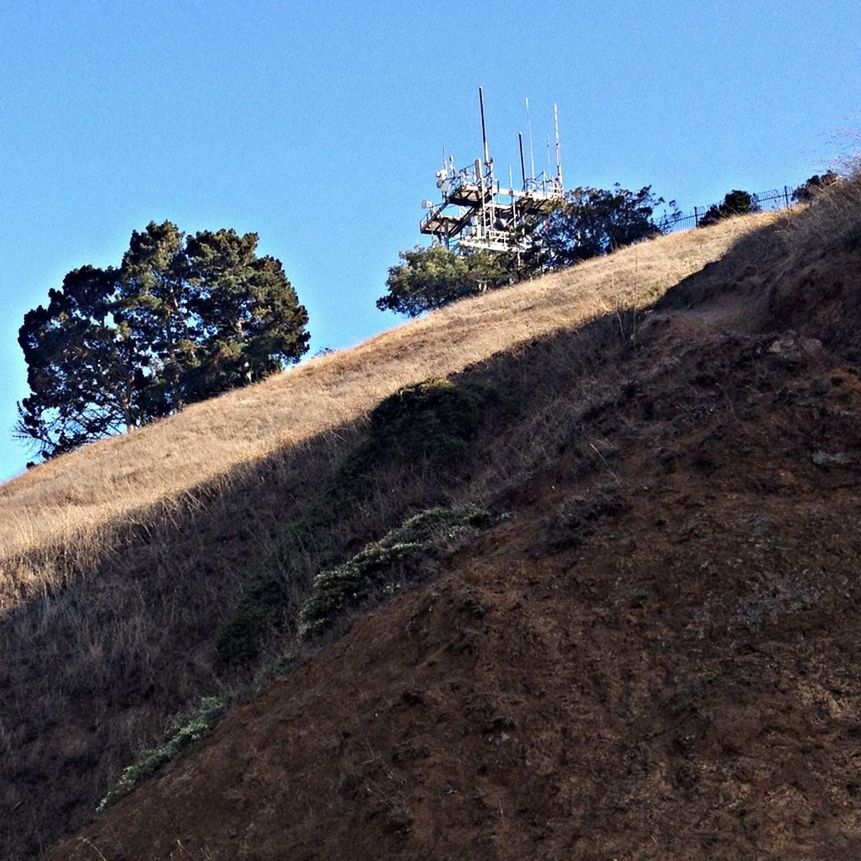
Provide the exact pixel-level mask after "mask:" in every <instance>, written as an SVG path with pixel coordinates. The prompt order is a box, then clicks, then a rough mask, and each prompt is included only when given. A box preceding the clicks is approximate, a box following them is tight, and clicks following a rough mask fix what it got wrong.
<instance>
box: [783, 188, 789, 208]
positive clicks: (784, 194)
mask: <svg viewBox="0 0 861 861" xmlns="http://www.w3.org/2000/svg"><path fill="white" fill-rule="evenodd" d="M783 199H784V200H785V201H786V205H787V206H789V189H788V188H787V187H786V186H785V185H784V186H783Z"/></svg>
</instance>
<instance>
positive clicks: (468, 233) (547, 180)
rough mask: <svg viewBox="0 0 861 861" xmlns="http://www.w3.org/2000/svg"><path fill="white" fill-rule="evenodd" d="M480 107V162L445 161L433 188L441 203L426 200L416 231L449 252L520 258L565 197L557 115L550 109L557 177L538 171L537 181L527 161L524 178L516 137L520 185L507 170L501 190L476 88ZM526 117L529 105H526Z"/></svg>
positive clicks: (520, 141)
mask: <svg viewBox="0 0 861 861" xmlns="http://www.w3.org/2000/svg"><path fill="white" fill-rule="evenodd" d="M478 105H479V112H480V114H481V142H482V157H481V158H477V159H476V160H475V161H474V162H473V164H471V165H470V166H469V167H465V168H461V169H458V168H457V167H456V166H455V163H454V158H453V157H452V156H448V157H447V158H446V159H445V161H444V163H443V166H442V169H441V170H438V171H437V173H436V178H437V181H436V186H437V188H438V189H439V190H440V192H441V194H442V200H441V202H439V203H436V204H435V203H434V202H433V201H431V200H426V201H424V202H423V203H422V207H423V208H424V209H426V210H428V213H427V215H426V216H425V217H424V218H423V219H422V221H421V224H420V225H419V230H420V231H421V232H422V233H424V234H426V235H428V236H432V237H433V238H434V239H435V240H436V241H437V242H441V243H443V244H444V245H446V246H447V247H450V246H451V245H452V244H456V245H457V246H459V247H465V248H475V249H480V250H485V251H513V252H516V253H520V252H523V251H527V250H528V249H529V247H530V244H531V241H530V236H531V235H532V233H533V230H534V228H535V227H537V225H538V224H539V223H540V222H541V221H542V220H543V219H544V218H546V217H547V215H549V214H550V212H551V211H552V210H553V208H554V207H555V206H556V205H558V204H559V203H561V202H562V201H563V200H564V197H565V186H564V184H563V179H562V149H561V147H560V144H559V113H558V111H557V109H556V105H555V104H554V105H553V122H554V127H555V132H556V174H555V176H548V175H547V172H544V171H543V172H541V173H540V174H538V175H537V176H536V174H535V163H534V158H533V157H532V156H531V127H530V165H531V171H530V175H529V176H527V174H526V161H525V158H524V155H523V134H522V133H518V135H517V142H518V146H519V149H520V178H521V186H520V188H518V189H516V188H514V187H513V185H514V183H513V180H512V177H511V172H510V171H509V184H508V187H507V188H505V187H503V186H502V185H501V183H500V181H499V180H498V179H497V177H496V172H495V167H494V163H493V158H492V157H491V156H490V152H489V149H488V145H487V126H486V124H485V119H484V90H483V88H482V87H479V88H478ZM526 107H527V112H528V110H529V101H528V100H527V102H526Z"/></svg>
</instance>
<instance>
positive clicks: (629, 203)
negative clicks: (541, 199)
mask: <svg viewBox="0 0 861 861" xmlns="http://www.w3.org/2000/svg"><path fill="white" fill-rule="evenodd" d="M663 202H664V201H663V198H660V197H655V196H654V195H653V194H652V192H651V187H650V186H645V187H643V188H641V189H640V190H639V191H629V190H628V189H625V188H621V187H620V186H618V185H616V186H614V187H613V188H612V189H600V188H585V187H584V188H575V189H573V190H572V191H569V192H568V193H567V195H566V197H565V200H564V202H562V203H561V204H560V205H559V206H557V207H556V209H554V210H553V211H552V212H551V213H550V215H549V216H548V217H547V218H546V219H544V221H542V222H541V223H540V224H539V225H538V227H537V229H535V230H534V231H532V232H531V233H529V234H527V235H526V236H525V237H524V239H525V240H526V243H525V244H526V245H527V247H528V250H526V251H523V252H522V253H521V254H520V255H519V256H518V255H517V254H516V253H515V252H513V251H512V252H491V251H475V250H469V249H458V250H450V249H448V248H446V247H444V246H442V245H431V246H430V247H426V248H423V247H420V246H419V247H416V248H413V249H411V250H409V251H402V252H401V254H400V260H401V262H400V263H399V264H398V265H397V266H393V267H392V268H391V269H389V275H388V278H387V280H386V286H387V287H388V292H387V293H386V295H385V296H383V297H381V298H380V299H378V300H377V307H378V308H379V309H380V310H381V311H396V312H398V313H401V314H406V315H408V316H410V317H417V316H418V315H419V314H422V313H423V312H425V311H432V310H434V309H435V308H439V307H441V306H443V305H447V304H449V303H450V302H454V301H455V300H457V299H462V298H464V297H465V296H472V295H475V294H476V293H480V292H482V291H484V290H492V289H495V288H497V287H502V286H504V285H506V284H510V283H511V282H512V281H516V280H518V279H521V278H524V277H528V276H529V275H532V274H535V273H537V272H544V271H547V270H551V269H558V268H561V267H564V266H570V265H571V264H572V263H576V262H577V261H578V260H585V259H587V258H589V257H595V256H596V255H599V254H606V253H608V252H610V251H613V250H614V249H615V248H619V247H621V246H623V245H630V244H631V243H634V242H639V241H640V240H643V239H649V238H651V237H653V236H656V235H658V234H660V233H662V232H663V229H664V228H663V225H662V223H660V222H658V221H656V220H655V219H654V210H655V208H656V207H657V206H658V205H659V204H661V203H663ZM669 205H670V206H671V207H672V206H674V203H673V202H672V201H671V202H670V204H669Z"/></svg>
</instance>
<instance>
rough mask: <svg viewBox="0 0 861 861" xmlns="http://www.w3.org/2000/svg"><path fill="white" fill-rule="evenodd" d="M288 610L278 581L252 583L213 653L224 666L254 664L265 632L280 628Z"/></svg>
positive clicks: (262, 579) (282, 585)
mask: <svg viewBox="0 0 861 861" xmlns="http://www.w3.org/2000/svg"><path fill="white" fill-rule="evenodd" d="M292 608H293V603H292V601H291V598H290V595H289V594H288V592H287V588H286V584H285V582H284V581H283V579H282V578H280V577H258V578H256V579H254V580H252V582H251V583H250V585H249V586H248V587H246V589H245V590H244V592H243V593H242V595H241V596H240V599H239V603H238V604H237V607H236V610H235V611H234V613H233V615H232V616H230V618H228V619H227V620H226V621H225V622H224V624H223V625H222V626H221V628H220V630H219V632H218V636H217V637H216V640H215V650H216V652H217V654H218V657H219V659H220V660H221V661H223V662H224V663H226V664H236V663H242V662H245V661H251V660H254V658H256V657H257V656H258V654H259V653H260V647H261V645H262V642H263V639H264V637H265V636H266V634H267V633H268V631H269V630H271V629H272V628H276V627H278V626H279V625H281V624H282V623H283V622H284V620H285V619H286V618H288V616H289V613H290V611H291V610H292Z"/></svg>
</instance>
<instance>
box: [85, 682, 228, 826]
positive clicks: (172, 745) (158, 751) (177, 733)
mask: <svg viewBox="0 0 861 861" xmlns="http://www.w3.org/2000/svg"><path fill="white" fill-rule="evenodd" d="M224 710H225V703H224V700H222V699H219V698H218V697H203V698H202V699H201V701H200V706H199V707H198V708H197V709H196V710H195V711H194V712H192V713H191V714H190V715H188V716H187V717H186V718H185V720H184V721H183V722H182V723H179V724H175V725H174V731H173V735H171V737H170V738H169V739H168V740H167V741H166V742H165V743H164V744H163V745H162V746H161V747H156V748H151V749H150V750H146V751H144V752H143V753H142V754H141V755H140V757H139V758H138V760H137V762H136V763H134V765H130V766H128V767H127V768H125V769H124V770H123V773H122V774H121V775H120V779H119V780H118V781H117V785H116V786H115V787H114V788H113V789H112V790H111V791H110V792H109V793H108V794H107V795H106V796H105V797H104V798H103V799H102V800H101V802H100V803H99V807H98V809H99V811H102V810H104V809H105V808H106V807H110V805H112V804H113V803H114V802H116V801H119V799H121V798H122V797H123V796H124V795H128V793H130V792H131V791H132V790H133V789H134V788H135V787H136V786H137V785H138V784H139V783H141V782H142V781H144V780H146V779H147V778H148V777H151V776H152V775H153V774H155V773H156V772H157V771H158V770H159V769H160V768H161V767H162V766H163V765H166V764H167V763H169V762H170V761H171V760H173V759H175V758H176V756H177V754H178V753H179V752H180V751H181V750H182V749H183V748H186V747H188V746H189V745H190V744H191V743H192V742H194V741H197V740H198V739H199V738H203V736H204V735H206V734H207V733H208V732H209V731H210V730H211V729H212V728H213V727H214V726H215V725H216V724H217V723H218V721H219V720H220V719H221V716H222V715H223V714H224Z"/></svg>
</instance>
